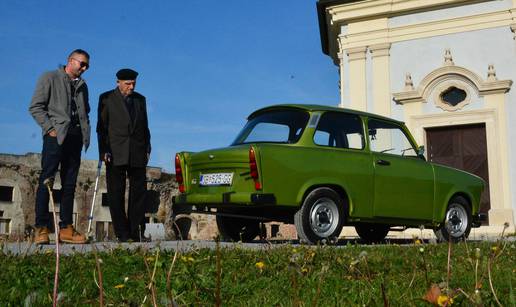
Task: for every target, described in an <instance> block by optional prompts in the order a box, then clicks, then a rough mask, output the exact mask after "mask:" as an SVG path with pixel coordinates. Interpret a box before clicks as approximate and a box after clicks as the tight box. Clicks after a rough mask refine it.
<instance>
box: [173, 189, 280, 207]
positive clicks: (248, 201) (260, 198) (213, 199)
mask: <svg viewBox="0 0 516 307" xmlns="http://www.w3.org/2000/svg"><path fill="white" fill-rule="evenodd" d="M172 202H173V203H174V205H181V206H183V205H184V206H189V205H190V206H195V205H213V206H218V205H225V204H234V205H275V204H276V196H274V194H270V193H236V192H228V193H222V194H199V193H196V194H184V193H183V194H179V195H177V196H174V197H173V198H172Z"/></svg>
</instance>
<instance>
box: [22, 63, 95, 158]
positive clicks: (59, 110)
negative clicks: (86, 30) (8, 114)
mask: <svg viewBox="0 0 516 307" xmlns="http://www.w3.org/2000/svg"><path fill="white" fill-rule="evenodd" d="M71 91H72V89H71V84H70V77H68V75H67V74H66V72H65V71H64V68H60V69H57V70H54V71H50V72H46V73H44V74H43V75H42V76H41V77H40V78H39V80H38V83H37V84H36V89H35V90H34V95H33V96H32V101H31V103H30V107H29V112H30V114H31V115H32V117H34V119H35V120H36V122H37V123H38V125H39V126H40V127H41V129H42V133H43V135H45V134H47V133H48V132H49V131H50V130H52V129H55V131H56V132H57V143H58V144H60V145H61V144H63V142H64V139H65V137H66V133H67V132H68V126H69V124H70V113H71V111H70V110H71ZM75 104H76V105H77V112H78V114H79V122H80V124H81V131H82V140H83V144H84V149H85V150H86V149H88V146H89V144H90V129H91V128H90V120H89V117H88V114H89V113H90V105H89V103H88V87H87V85H86V82H84V80H83V79H80V80H79V83H78V85H77V90H76V93H75Z"/></svg>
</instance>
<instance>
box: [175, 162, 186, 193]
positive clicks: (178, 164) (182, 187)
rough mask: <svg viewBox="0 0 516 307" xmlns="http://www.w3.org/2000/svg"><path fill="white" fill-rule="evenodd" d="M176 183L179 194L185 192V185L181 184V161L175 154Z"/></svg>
mask: <svg viewBox="0 0 516 307" xmlns="http://www.w3.org/2000/svg"><path fill="white" fill-rule="evenodd" d="M176 181H177V184H178V185H179V192H181V193H184V192H185V185H184V182H183V170H182V169H181V160H180V159H179V154H176Z"/></svg>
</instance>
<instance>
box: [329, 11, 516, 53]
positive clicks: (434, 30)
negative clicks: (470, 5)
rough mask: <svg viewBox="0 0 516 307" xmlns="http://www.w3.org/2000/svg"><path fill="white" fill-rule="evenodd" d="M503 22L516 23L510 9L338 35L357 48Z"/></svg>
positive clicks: (499, 25)
mask: <svg viewBox="0 0 516 307" xmlns="http://www.w3.org/2000/svg"><path fill="white" fill-rule="evenodd" d="M503 26H511V28H512V27H513V26H514V27H516V24H514V21H513V17H512V14H511V13H510V12H509V11H508V10H501V11H496V12H489V13H483V14H477V15H471V16H464V17H458V18H449V19H442V20H436V21H430V22H422V23H414V24H409V25H404V26H399V27H393V28H385V29H380V30H374V31H364V32H360V33H352V34H341V35H340V37H339V39H340V40H341V42H342V47H343V48H354V47H358V46H370V45H374V44H382V43H395V42H401V41H406V40H411V39H418V38H426V37H433V36H437V35H445V34H452V33H461V32H465V31H474V30H481V29H488V28H494V27H503Z"/></svg>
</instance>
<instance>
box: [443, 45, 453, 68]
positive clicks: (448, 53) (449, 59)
mask: <svg viewBox="0 0 516 307" xmlns="http://www.w3.org/2000/svg"><path fill="white" fill-rule="evenodd" d="M444 65H445V66H451V65H455V63H453V58H452V55H451V50H450V49H449V48H448V49H446V50H445V51H444Z"/></svg>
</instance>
